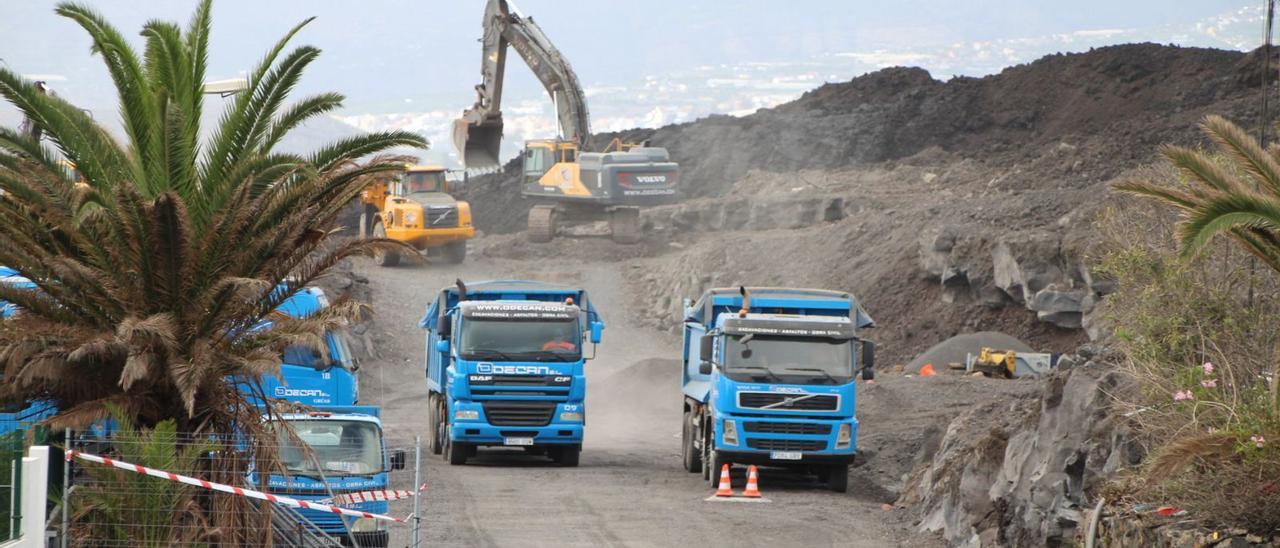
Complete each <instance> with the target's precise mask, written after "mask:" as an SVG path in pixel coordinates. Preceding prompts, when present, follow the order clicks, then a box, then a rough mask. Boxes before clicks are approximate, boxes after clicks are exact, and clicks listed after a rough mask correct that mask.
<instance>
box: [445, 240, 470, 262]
mask: <svg viewBox="0 0 1280 548" xmlns="http://www.w3.org/2000/svg"><path fill="white" fill-rule="evenodd" d="M466 259H467V242H466V241H465V240H464V241H461V242H453V243H451V244H449V245H446V246H444V262H446V263H449V264H462V261H465V260H466Z"/></svg>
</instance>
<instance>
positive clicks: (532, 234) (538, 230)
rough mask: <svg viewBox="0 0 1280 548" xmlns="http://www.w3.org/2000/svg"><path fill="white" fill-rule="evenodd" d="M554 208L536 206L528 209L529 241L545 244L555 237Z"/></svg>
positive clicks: (555, 215)
mask: <svg viewBox="0 0 1280 548" xmlns="http://www.w3.org/2000/svg"><path fill="white" fill-rule="evenodd" d="M556 217H557V212H556V207H555V206H551V205H537V206H533V207H532V208H530V209H529V232H528V235H529V241H531V242H534V243H540V244H543V243H547V242H550V241H551V240H552V239H554V238H555V237H556Z"/></svg>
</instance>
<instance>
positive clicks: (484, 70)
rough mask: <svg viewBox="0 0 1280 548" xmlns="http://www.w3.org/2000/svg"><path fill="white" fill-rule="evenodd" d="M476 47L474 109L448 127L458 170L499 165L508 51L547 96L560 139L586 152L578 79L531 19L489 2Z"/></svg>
mask: <svg viewBox="0 0 1280 548" xmlns="http://www.w3.org/2000/svg"><path fill="white" fill-rule="evenodd" d="M481 44H482V48H483V49H482V52H481V53H482V54H483V55H482V58H481V61H480V73H481V75H482V77H483V78H484V81H483V82H481V83H480V84H479V85H477V86H476V94H477V99H476V103H475V105H473V106H472V107H471V108H469V109H467V110H466V111H465V112H463V113H462V117H461V118H459V119H458V120H456V121H455V122H454V127H453V143H454V146H455V147H456V148H457V150H458V153H459V154H461V155H462V164H463V166H465V167H467V168H490V167H495V166H497V165H498V151H499V148H500V147H501V145H502V83H503V79H504V76H505V71H506V63H507V46H508V45H510V46H511V47H513V48H515V50H516V53H518V54H519V55H520V58H521V59H524V62H525V64H526V65H528V66H529V69H530V70H532V71H533V74H534V75H535V76H537V77H538V80H539V81H541V82H542V86H543V87H544V88H546V90H547V93H548V94H550V95H551V100H552V101H553V102H554V103H555V106H556V117H557V120H558V122H559V125H560V132H561V138H563V139H565V140H568V141H575V142H578V144H579V145H580V146H583V147H584V148H585V147H586V145H587V143H586V142H585V141H586V140H587V139H588V138H589V137H590V135H591V127H590V122H589V119H588V114H587V100H586V96H585V94H583V92H582V86H581V85H580V84H579V83H578V76H577V75H576V74H574V72H573V68H571V67H570V66H569V62H568V61H567V60H565V58H564V56H562V55H560V50H558V49H556V47H555V45H554V44H552V43H551V40H549V39H547V35H546V34H544V33H543V32H542V29H541V28H539V27H538V25H537V24H536V23H534V22H533V18H531V17H524V16H522V15H520V14H519V12H513V11H512V10H511V9H510V8H509V6H508V5H507V1H506V0H489V3H488V5H487V6H485V11H484V37H483V38H481Z"/></svg>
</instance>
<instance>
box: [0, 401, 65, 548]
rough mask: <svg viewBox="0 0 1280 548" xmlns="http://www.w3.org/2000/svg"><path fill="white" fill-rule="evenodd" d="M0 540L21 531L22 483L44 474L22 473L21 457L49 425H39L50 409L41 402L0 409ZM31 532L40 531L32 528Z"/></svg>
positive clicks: (42, 437) (45, 435)
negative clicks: (0, 510) (28, 476)
mask: <svg viewBox="0 0 1280 548" xmlns="http://www.w3.org/2000/svg"><path fill="white" fill-rule="evenodd" d="M0 411H2V412H0V509H3V511H2V512H0V542H4V541H8V540H13V539H16V538H18V537H20V536H22V534H23V533H24V531H22V530H21V523H22V511H21V508H22V502H21V501H22V486H23V484H24V482H29V481H47V480H46V479H45V478H24V477H22V457H23V456H24V455H25V454H26V448H27V447H28V446H30V445H32V444H33V443H35V444H39V443H43V442H45V441H46V440H47V438H48V429H47V428H44V427H42V426H40V425H39V423H40V421H41V420H44V419H45V418H48V417H49V415H51V414H52V413H53V409H52V407H50V406H48V405H44V404H41V403H35V404H31V405H26V406H16V407H12V408H9V409H3V410H0ZM33 533H39V532H38V531H37V532H33Z"/></svg>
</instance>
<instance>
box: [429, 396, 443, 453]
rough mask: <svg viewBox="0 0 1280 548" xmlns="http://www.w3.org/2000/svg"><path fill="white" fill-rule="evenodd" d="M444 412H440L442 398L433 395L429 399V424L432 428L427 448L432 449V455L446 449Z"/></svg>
mask: <svg viewBox="0 0 1280 548" xmlns="http://www.w3.org/2000/svg"><path fill="white" fill-rule="evenodd" d="M443 416H444V415H443V414H442V413H441V412H440V398H439V396H435V395H432V396H431V397H430V398H428V400H427V426H428V428H430V430H429V431H428V432H427V449H430V450H431V454H432V455H439V454H440V453H441V452H442V451H444V441H443V440H442V438H441V435H440V434H441V433H442V432H444V421H442V420H440V419H441V418H443Z"/></svg>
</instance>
